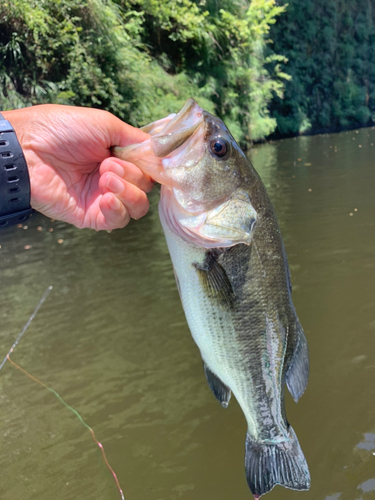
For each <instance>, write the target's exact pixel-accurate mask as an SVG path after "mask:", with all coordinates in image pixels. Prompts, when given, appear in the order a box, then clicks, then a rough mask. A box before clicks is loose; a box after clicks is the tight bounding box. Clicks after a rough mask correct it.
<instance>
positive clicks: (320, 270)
mask: <svg viewBox="0 0 375 500" xmlns="http://www.w3.org/2000/svg"><path fill="white" fill-rule="evenodd" d="M353 138H354V140H353ZM373 144H375V130H373V129H362V130H360V131H358V133H356V132H355V131H352V132H347V133H342V134H335V135H325V136H316V137H301V138H299V139H288V140H284V141H279V142H276V143H272V144H265V145H261V146H258V147H256V148H255V149H254V150H253V152H252V157H253V161H254V164H255V166H256V168H257V169H258V170H259V172H260V173H261V175H262V177H263V179H264V182H265V184H266V185H267V188H268V191H269V194H270V196H271V199H272V200H273V202H274V204H275V206H276V210H277V213H278V217H279V220H280V225H281V228H282V233H283V237H284V240H285V244H286V248H287V252H288V256H289V261H290V267H291V272H292V281H293V297H294V304H295V306H296V309H297V312H298V315H299V317H300V319H301V322H302V325H303V326H304V328H305V331H306V334H307V338H308V341H309V345H310V352H311V378H310V382H309V386H308V390H307V392H306V394H305V395H304V396H303V397H302V399H301V400H300V402H299V403H298V405H296V404H294V402H293V401H292V400H291V398H290V397H288V398H287V412H288V417H289V420H290V421H291V422H292V424H293V427H294V429H295V430H296V432H297V434H298V437H299V440H300V443H301V446H302V448H303V450H304V453H305V455H306V458H307V461H308V463H309V466H310V471H311V476H312V487H311V490H310V491H309V492H307V493H298V492H293V491H290V490H286V489H283V488H281V487H276V488H275V489H274V490H273V491H272V492H271V493H270V494H268V496H267V497H266V498H267V499H270V500H272V499H274V500H289V499H296V500H297V499H298V498H302V499H305V500H312V499H314V500H337V499H340V500H360V499H362V500H370V499H373V498H375V455H374V453H375V384H374V380H375V355H374V353H375V208H374V199H375V198H374V161H373V158H374V155H375V146H373ZM359 146H362V147H359ZM310 190H311V191H310ZM157 199H158V193H157V192H155V193H153V195H152V196H151V210H150V213H149V215H148V216H147V217H146V218H144V219H142V220H140V221H138V222H136V223H132V224H131V225H130V226H128V228H126V229H125V230H121V231H114V232H113V233H111V234H108V233H106V232H104V233H95V232H94V231H89V230H78V229H75V228H73V227H70V226H68V225H66V224H63V223H61V222H51V221H50V220H49V219H46V218H44V217H43V216H41V215H34V216H33V218H32V220H31V221H30V222H29V223H28V228H27V229H22V228H17V227H14V228H10V229H8V230H6V231H2V232H1V233H0V244H1V249H0V257H1V260H0V276H1V289H0V301H1V310H0V320H1V328H0V358H1V359H2V358H3V356H4V355H5V354H6V352H7V351H8V349H9V348H10V346H11V345H12V343H13V341H14V339H15V337H16V336H17V334H18V333H19V332H20V331H21V329H22V327H23V325H24V324H25V323H26V321H27V319H28V317H29V316H30V314H31V313H32V311H33V309H34V308H35V306H36V304H37V303H38V301H39V300H40V298H41V296H42V295H43V293H44V291H45V289H46V288H47V286H48V285H50V284H52V285H53V286H54V289H53V291H52V293H51V295H50V296H49V298H48V299H47V301H46V303H45V304H44V305H43V307H42V309H41V310H40V312H39V313H38V315H37V317H36V318H35V320H34V321H33V322H32V324H31V326H30V328H29V329H28V330H27V332H26V334H25V336H24V337H23V338H22V340H21V342H20V344H19V346H18V347H17V348H16V350H15V352H14V354H13V356H12V358H13V360H14V361H15V362H17V363H19V364H20V365H21V366H22V367H23V368H25V369H26V370H28V371H29V372H31V373H32V374H33V375H35V376H36V377H38V378H40V379H41V380H42V381H43V382H44V383H46V384H47V385H49V386H50V387H52V388H53V389H55V390H56V391H57V392H58V393H59V394H60V395H61V396H62V397H63V398H64V399H65V400H66V402H67V403H68V404H70V405H71V406H73V407H74V408H75V409H76V410H77V411H78V412H79V413H80V414H81V415H82V417H83V418H84V419H85V421H86V422H87V423H88V425H90V426H91V427H92V428H93V429H94V431H95V433H96V435H97V438H98V439H99V441H101V442H102V443H103V444H104V448H105V450H106V453H107V457H108V460H109V462H110V464H111V466H112V467H113V468H114V470H115V471H116V473H117V475H118V478H119V480H120V483H121V486H122V488H123V490H124V493H125V498H126V500H177V499H183V500H207V499H215V500H229V499H231V500H232V499H236V500H246V499H248V500H249V499H251V498H252V497H251V494H250V492H249V490H248V487H247V484H246V480H245V474H244V470H243V469H244V466H243V454H244V439H245V432H246V426H245V421H244V418H243V415H242V413H241V411H240V410H239V408H238V406H237V404H236V402H235V401H234V400H232V401H231V404H230V405H229V408H228V409H227V410H224V409H222V408H221V407H220V405H219V403H217V401H216V400H215V399H214V397H213V395H212V394H211V392H210V390H209V388H208V387H207V384H206V381H205V378H204V375H203V370H202V364H201V361H200V357H199V354H198V350H197V348H196V346H195V344H194V342H193V341H192V339H191V337H190V334H189V331H188V328H187V325H186V323H185V319H184V314H183V311H182V308H181V305H180V301H179V297H178V294H177V291H176V287H175V283H174V277H173V272H172V268H171V264H170V261H169V256H168V252H167V249H166V244H165V241H164V236H163V234H162V231H161V227H160V223H159V220H158V216H157V209H156V206H157ZM350 214H352V215H350ZM38 227H41V228H42V231H40V230H38V229H37V228H38ZM50 229H53V231H51V232H50V231H49V230H50ZM61 239H62V240H63V241H62V242H60V243H59V240H61ZM27 245H31V248H30V249H27V250H25V246H27ZM0 402H1V412H0V498H1V500H21V499H22V500H47V499H48V500H49V499H50V498H54V499H55V500H70V499H80V500H94V499H106V500H112V499H113V500H115V499H119V498H120V495H119V493H118V491H117V489H116V487H115V484H114V482H113V479H112V477H111V475H110V473H109V471H108V469H106V468H105V466H104V465H103V463H102V460H101V456H100V452H99V450H98V448H97V446H96V445H95V443H94V442H93V440H92V438H91V435H90V433H89V432H88V431H87V429H85V428H84V426H83V425H82V424H81V423H80V422H79V421H78V419H77V418H76V417H75V416H74V415H73V414H71V413H70V412H69V411H68V410H67V409H66V408H64V407H63V406H62V405H61V403H60V402H59V401H58V400H57V399H56V398H55V397H54V396H53V394H51V393H50V392H48V391H46V390H45V389H43V388H42V387H40V386H39V385H38V384H36V383H34V382H32V381H31V380H29V379H28V378H27V377H26V376H25V375H24V374H22V373H20V372H19V371H17V370H16V369H15V368H14V367H12V366H11V365H10V364H9V362H8V363H6V365H5V366H4V368H3V369H2V370H1V372H0Z"/></svg>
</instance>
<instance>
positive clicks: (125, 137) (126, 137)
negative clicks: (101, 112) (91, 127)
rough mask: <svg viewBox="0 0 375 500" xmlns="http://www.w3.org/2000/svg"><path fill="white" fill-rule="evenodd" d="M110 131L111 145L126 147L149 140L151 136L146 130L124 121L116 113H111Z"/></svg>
mask: <svg viewBox="0 0 375 500" xmlns="http://www.w3.org/2000/svg"><path fill="white" fill-rule="evenodd" d="M109 132H110V141H111V144H110V146H109V147H112V146H120V147H125V146H129V144H138V143H139V142H143V141H147V139H149V138H150V135H149V134H146V132H143V131H142V130H140V129H139V128H136V127H133V126H132V125H129V124H128V123H125V122H123V121H122V120H120V119H119V118H117V117H116V116H114V115H111V123H110V126H109Z"/></svg>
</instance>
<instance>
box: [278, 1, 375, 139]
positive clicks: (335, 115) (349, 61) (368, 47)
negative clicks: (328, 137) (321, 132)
mask: <svg viewBox="0 0 375 500" xmlns="http://www.w3.org/2000/svg"><path fill="white" fill-rule="evenodd" d="M279 3H281V4H285V5H286V3H288V7H287V10H286V12H285V14H283V15H282V16H280V18H279V19H278V21H277V24H276V25H275V26H273V27H272V29H271V38H272V39H273V40H274V47H275V48H276V50H277V52H278V53H281V54H283V55H285V56H286V57H287V58H288V60H289V62H288V64H287V66H286V68H287V69H286V71H287V72H288V74H290V75H291V76H292V80H291V81H289V82H288V83H287V85H286V89H285V98H284V100H280V99H277V98H276V99H274V101H273V103H272V105H271V114H272V116H273V117H275V118H276V119H277V127H278V132H279V133H280V134H296V133H302V132H305V131H307V130H309V129H312V130H317V129H322V128H334V127H356V126H359V125H364V124H367V123H371V117H372V116H374V120H375V17H374V13H375V1H374V0H356V1H351V2H350V1H347V0H331V1H327V0H303V1H301V0H280V2H279Z"/></svg>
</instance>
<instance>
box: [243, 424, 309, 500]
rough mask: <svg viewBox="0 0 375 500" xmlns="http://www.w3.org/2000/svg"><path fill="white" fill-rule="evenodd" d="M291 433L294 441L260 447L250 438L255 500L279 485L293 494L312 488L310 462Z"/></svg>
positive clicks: (248, 476) (248, 471) (249, 473)
mask: <svg viewBox="0 0 375 500" xmlns="http://www.w3.org/2000/svg"><path fill="white" fill-rule="evenodd" d="M289 432H290V439H291V440H290V441H287V442H283V443H278V444H265V443H257V442H255V441H252V440H251V438H250V436H249V434H247V435H246V453H245V469H246V479H247V484H248V485H249V488H250V490H251V492H252V494H253V495H254V496H255V498H259V497H260V496H261V495H264V494H265V493H268V492H269V491H271V490H272V488H273V487H274V486H276V485H277V484H280V485H281V486H285V487H286V488H290V489H292V490H308V489H309V488H310V473H309V468H308V466H307V462H306V459H305V457H304V455H303V453H302V450H301V447H300V445H299V442H298V439H297V436H296V434H295V432H294V430H293V429H292V427H289Z"/></svg>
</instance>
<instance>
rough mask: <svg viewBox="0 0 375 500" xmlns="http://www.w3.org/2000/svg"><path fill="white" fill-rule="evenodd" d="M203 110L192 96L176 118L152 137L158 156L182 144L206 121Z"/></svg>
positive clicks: (152, 143) (167, 153) (163, 155)
mask: <svg viewBox="0 0 375 500" xmlns="http://www.w3.org/2000/svg"><path fill="white" fill-rule="evenodd" d="M203 114H204V112H203V110H202V108H201V107H200V106H199V105H198V103H197V102H196V101H195V100H194V99H192V98H190V99H188V100H187V101H186V103H185V105H184V106H183V108H182V109H181V111H179V112H178V113H177V115H176V116H174V118H173V119H172V120H171V121H170V122H169V123H167V124H166V126H165V127H164V128H163V129H162V130H160V132H158V133H157V134H155V135H153V136H152V137H151V139H150V142H151V145H152V148H153V150H154V153H155V155H156V156H158V157H159V158H160V157H166V156H168V155H169V154H170V153H172V152H173V151H175V150H176V149H178V148H179V147H180V146H182V145H183V144H184V143H185V142H186V141H187V140H188V139H189V138H190V137H191V136H192V135H193V134H194V132H195V131H196V130H197V129H198V128H199V126H200V125H202V124H203V123H204V117H203Z"/></svg>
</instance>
